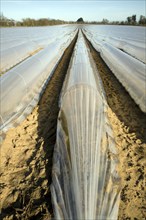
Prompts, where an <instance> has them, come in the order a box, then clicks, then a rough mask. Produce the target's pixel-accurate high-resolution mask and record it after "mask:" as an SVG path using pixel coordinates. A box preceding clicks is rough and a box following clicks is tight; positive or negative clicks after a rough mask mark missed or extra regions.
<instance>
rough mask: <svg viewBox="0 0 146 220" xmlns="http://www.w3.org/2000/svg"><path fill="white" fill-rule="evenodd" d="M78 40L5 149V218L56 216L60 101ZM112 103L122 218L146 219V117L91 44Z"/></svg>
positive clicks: (10, 135) (110, 112)
mask: <svg viewBox="0 0 146 220" xmlns="http://www.w3.org/2000/svg"><path fill="white" fill-rule="evenodd" d="M74 43H75V41H74V42H73V43H72V44H71V45H70V47H69V48H68V49H67V50H66V52H65V54H64V56H63V59H62V61H61V62H60V64H59V65H58V67H57V69H56V71H55V73H54V75H53V77H52V79H51V80H50V82H49V84H48V86H47V88H46V91H45V93H44V94H43V96H42V99H41V101H40V103H39V104H38V105H37V106H36V108H35V109H34V111H33V112H32V113H31V114H30V115H29V116H28V117H27V118H26V120H25V121H23V123H22V124H21V125H20V126H18V127H17V128H14V129H11V130H10V131H9V132H8V133H7V136H6V139H5V141H4V142H3V144H2V147H1V170H0V176H1V181H0V184H1V191H0V194H1V204H0V205H1V210H2V214H1V218H2V219H5V220H6V219H7V220H10V219H22V220H28V219H35V220H37V219H43V220H45V219H46V220H49V219H51V217H52V206H51V195H50V188H49V185H50V183H51V169H52V155H53V149H54V144H55V139H56V124H57V115H58V111H59V108H58V100H59V94H60V91H61V88H62V84H63V81H64V77H65V74H66V71H67V68H68V64H69V60H70V57H71V54H72V52H73V47H74ZM90 49H91V54H92V55H93V58H94V60H95V62H96V65H97V68H98V71H99V73H100V75H101V78H102V80H103V85H104V88H105V92H106V95H107V101H108V104H109V109H108V115H109V119H110V122H111V124H112V127H113V130H114V135H115V140H116V144H117V148H118V150H119V161H120V166H119V172H120V175H121V189H122V192H121V201H120V210H119V219H120V220H121V219H125V220H128V219H135V220H136V219H138V220H141V219H144V148H145V146H146V135H145V134H146V116H145V114H143V113H142V112H141V111H140V109H139V107H138V106H137V105H136V104H135V103H134V101H133V100H132V99H131V98H130V96H129V94H128V93H127V92H126V91H125V89H124V88H123V86H122V85H121V84H120V83H119V82H118V80H117V79H116V78H115V76H114V75H113V74H112V72H111V71H110V70H109V68H108V67H107V66H106V64H105V63H104V62H103V61H102V59H101V58H100V55H99V54H98V53H97V52H96V51H95V50H94V49H93V48H92V47H91V46H90Z"/></svg>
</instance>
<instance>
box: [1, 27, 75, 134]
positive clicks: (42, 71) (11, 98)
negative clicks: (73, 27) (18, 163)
mask: <svg viewBox="0 0 146 220" xmlns="http://www.w3.org/2000/svg"><path fill="white" fill-rule="evenodd" d="M75 34H77V31H74V32H72V34H70V35H66V37H64V38H62V39H59V40H58V41H56V42H54V43H52V44H50V45H49V46H48V47H46V48H45V49H44V50H43V51H40V52H39V53H37V54H36V55H34V56H32V57H31V58H30V59H27V60H26V61H24V62H22V63H21V64H19V65H17V66H16V67H14V68H13V69H11V70H10V71H8V72H7V73H5V74H4V75H3V76H2V77H1V96H0V103H1V112H0V129H1V131H2V133H5V132H6V131H7V130H8V129H9V128H10V127H13V126H15V124H16V125H17V124H19V123H20V122H21V121H22V119H24V117H25V116H26V115H28V114H29V113H31V111H32V109H33V107H34V106H35V105H36V104H37V102H38V100H39V98H40V96H41V93H42V91H43V89H44V87H45V85H46V82H47V81H48V80H49V79H50V77H51V75H52V74H53V71H54V69H55V67H56V65H57V63H58V62H59V60H60V58H61V56H62V55H63V52H64V51H65V49H66V48H67V47H68V46H69V44H70V43H71V41H72V40H73V38H74V37H75Z"/></svg>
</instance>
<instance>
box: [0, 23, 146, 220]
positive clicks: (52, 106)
mask: <svg viewBox="0 0 146 220" xmlns="http://www.w3.org/2000/svg"><path fill="white" fill-rule="evenodd" d="M145 32H146V28H145V27H133V26H118V25H85V24H72V25H71V24H70V25H69V24H68V25H58V26H57V25H56V26H51V27H27V28H25V27H21V28H18V27H17V28H2V29H1V47H0V53H1V66H0V74H1V76H0V78H1V82H0V83H1V95H0V104H1V109H0V129H1V136H0V144H1V146H0V149H1V168H0V176H1V179H0V186H1V188H0V195H1V203H0V211H1V212H0V216H1V218H2V219H4V220H11V219H22V220H28V219H36V220H37V219H42V220H49V219H50V220H51V219H73V220H74V219H86V220H89V219H92V220H93V219H99V220H100V219H102V220H103V219H114V220H116V219H119V220H123V219H125V220H128V219H135V220H139V219H142V220H143V219H145V215H146V213H145V210H144V166H145V160H144V154H145V149H146V45H145V42H146V35H145Z"/></svg>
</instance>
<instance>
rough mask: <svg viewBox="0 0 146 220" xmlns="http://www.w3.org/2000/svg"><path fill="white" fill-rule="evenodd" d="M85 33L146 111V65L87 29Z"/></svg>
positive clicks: (136, 101)
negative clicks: (89, 32) (99, 38)
mask: <svg viewBox="0 0 146 220" xmlns="http://www.w3.org/2000/svg"><path fill="white" fill-rule="evenodd" d="M84 33H85V35H86V37H87V38H88V40H89V41H90V42H91V43H92V45H93V47H94V48H95V49H96V50H97V51H98V52H100V54H101V57H102V58H103V60H104V61H105V63H106V64H107V65H108V67H109V68H110V69H111V70H112V72H113V73H114V75H115V76H116V77H117V79H118V80H119V81H120V82H121V83H122V85H123V86H124V87H125V88H126V90H127V91H128V92H129V94H130V95H131V97H132V98H133V99H134V101H135V103H136V104H137V105H139V107H140V109H141V110H142V111H143V112H145V113H146V65H145V64H144V63H142V62H141V61H139V60H137V59H135V58H134V57H131V56H130V55H128V54H126V53H124V52H123V51H121V50H119V49H117V48H115V47H113V46H112V45H110V44H109V43H106V42H103V41H101V40H98V39H96V38H95V37H94V36H93V35H91V34H88V33H87V32H86V31H84Z"/></svg>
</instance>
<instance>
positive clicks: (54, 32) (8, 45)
mask: <svg viewBox="0 0 146 220" xmlns="http://www.w3.org/2000/svg"><path fill="white" fill-rule="evenodd" d="M75 30H76V26H75V25H70V26H69V25H66V26H65V25H58V26H57V25H56V26H49V27H33V28H29V27H27V28H25V27H23V28H12V29H10V28H9V29H8V28H2V29H1V36H0V38H1V39H0V42H1V47H0V53H1V62H0V73H3V72H5V71H7V70H9V69H10V68H12V67H13V66H15V65H16V64H18V63H19V62H21V61H23V60H24V59H26V58H27V57H29V56H31V55H33V54H34V53H36V51H38V50H41V49H43V48H45V47H47V46H48V45H49V44H51V43H53V42H56V41H57V40H59V39H62V38H63V37H66V36H67V35H70V34H71V33H72V32H74V31H75Z"/></svg>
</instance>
